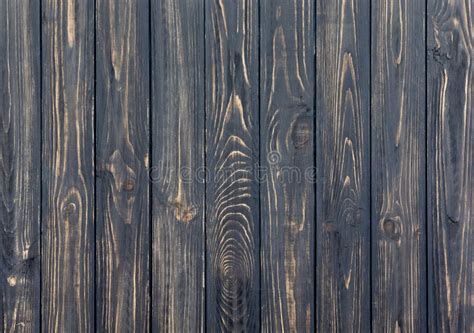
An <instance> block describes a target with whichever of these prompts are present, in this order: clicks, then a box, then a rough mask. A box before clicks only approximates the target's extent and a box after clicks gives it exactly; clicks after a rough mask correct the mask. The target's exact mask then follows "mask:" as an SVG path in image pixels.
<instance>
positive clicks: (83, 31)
mask: <svg viewBox="0 0 474 333" xmlns="http://www.w3.org/2000/svg"><path fill="white" fill-rule="evenodd" d="M42 54H43V55H42V61H43V63H42V72H43V77H42V82H43V83H42V87H43V89H42V100H43V105H42V109H43V110H42V113H43V158H42V161H43V168H42V171H43V172H42V173H43V176H42V178H43V183H42V184H43V187H42V193H43V194H42V198H43V202H42V212H43V217H42V259H41V265H42V269H41V272H42V291H41V295H42V303H41V306H42V331H43V332H92V331H93V329H94V133H93V128H94V126H93V119H94V118H93V116H94V1H92V0H69V1H59V0H43V2H42Z"/></svg>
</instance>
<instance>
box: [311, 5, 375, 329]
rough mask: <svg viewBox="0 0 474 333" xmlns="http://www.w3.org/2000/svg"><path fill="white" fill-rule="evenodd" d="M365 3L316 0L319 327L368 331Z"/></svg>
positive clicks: (367, 53)
mask: <svg viewBox="0 0 474 333" xmlns="http://www.w3.org/2000/svg"><path fill="white" fill-rule="evenodd" d="M369 5H370V3H369V1H366V0H337V1H317V10H316V12H317V20H316V36H317V38H316V94H317V95H316V124H317V125H316V126H317V138H316V153H317V161H316V165H317V168H318V182H317V194H316V197H317V201H316V205H317V220H316V221H317V222H316V224H317V240H316V253H317V264H316V270H317V281H316V284H317V299H316V306H317V318H318V319H317V329H318V331H321V332H345V331H348V330H351V331H355V332H360V331H362V332H366V331H368V330H369V329H370V223H369V219H370V201H369V189H370V187H369V186H370V179H369V175H370V173H369V170H370V159H369V147H370V141H369V140H370V137H369V124H370V123H369V98H370V91H369V80H370V76H369V73H370V71H369V66H370V63H369V59H370V48H369V47H370V44H369V41H370V27H369V22H370V16H369V14H370V11H369V9H370V7H369Z"/></svg>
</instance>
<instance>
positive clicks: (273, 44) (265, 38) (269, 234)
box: [260, 0, 315, 332]
mask: <svg viewBox="0 0 474 333" xmlns="http://www.w3.org/2000/svg"><path fill="white" fill-rule="evenodd" d="M260 5H261V10H262V13H265V15H262V17H261V26H260V72H261V74H260V80H261V81H260V94H261V96H260V110H261V111H260V119H261V122H260V142H261V144H260V152H261V159H260V165H261V167H262V168H261V172H262V173H261V176H260V180H261V181H262V183H261V190H260V197H261V219H260V223H261V267H262V271H261V281H262V282H261V283H262V285H261V299H262V307H261V309H262V314H261V321H262V322H261V327H262V330H261V331H263V332H286V331H288V332H313V331H314V318H315V316H314V273H315V270H314V236H315V233H314V232H315V195H314V191H315V167H314V166H315V165H314V163H315V156H314V155H315V147H314V144H313V141H314V85H315V81H314V67H315V66H314V65H315V58H314V51H315V50H314V42H315V39H314V36H315V30H314V29H315V24H314V9H315V8H314V6H315V2H314V1H312V0H304V1H299V0H298V1H297V0H294V1H283V0H275V1H273V0H263V1H261V4H260Z"/></svg>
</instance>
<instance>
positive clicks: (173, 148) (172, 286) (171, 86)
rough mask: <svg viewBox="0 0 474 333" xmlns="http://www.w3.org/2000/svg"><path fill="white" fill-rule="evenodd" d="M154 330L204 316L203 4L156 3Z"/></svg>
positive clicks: (198, 327) (199, 327) (188, 324)
mask: <svg viewBox="0 0 474 333" xmlns="http://www.w3.org/2000/svg"><path fill="white" fill-rule="evenodd" d="M151 22H152V24H151V27H152V36H151V37H152V53H151V54H152V59H151V60H152V86H153V89H152V92H153V94H152V106H153V107H152V134H153V135H152V140H153V141H152V146H153V151H152V161H153V162H152V163H153V167H152V169H150V181H151V182H152V187H153V246H152V247H153V290H152V296H153V297H152V299H153V307H152V316H153V320H152V323H153V330H154V331H159V332H200V331H201V332H202V331H203V330H204V322H205V320H204V318H203V317H204V314H205V304H204V297H205V289H204V270H205V256H204V254H205V252H204V246H205V236H204V222H205V221H204V207H205V206H204V204H205V202H204V199H205V192H204V191H205V188H204V180H205V179H204V178H203V174H201V173H202V172H203V171H205V170H204V135H205V133H204V120H205V118H204V116H205V115H204V85H203V80H204V45H203V43H204V1H202V0H196V1H187V0H180V1H176V0H166V1H156V2H152V8H151Z"/></svg>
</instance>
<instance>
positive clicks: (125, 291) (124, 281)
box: [95, 0, 150, 332]
mask: <svg viewBox="0 0 474 333" xmlns="http://www.w3.org/2000/svg"><path fill="white" fill-rule="evenodd" d="M96 20H97V23H96V106H97V110H96V117H95V122H96V135H97V140H96V161H97V178H96V210H95V212H96V225H97V227H96V272H95V275H96V277H95V279H96V291H97V293H96V318H97V323H96V327H97V329H98V330H100V331H106V332H123V331H133V332H146V331H149V316H150V311H149V310H150V297H149V296H150V295H149V278H150V274H149V267H148V266H149V250H150V243H149V238H150V236H149V234H150V231H149V189H148V188H149V182H148V179H147V174H148V170H147V168H148V159H149V135H148V129H149V120H148V119H149V118H148V117H149V116H148V111H149V45H148V44H149V35H148V33H149V26H148V5H147V3H146V2H145V1H138V2H133V1H115V0H110V1H109V0H97V1H96Z"/></svg>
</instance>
